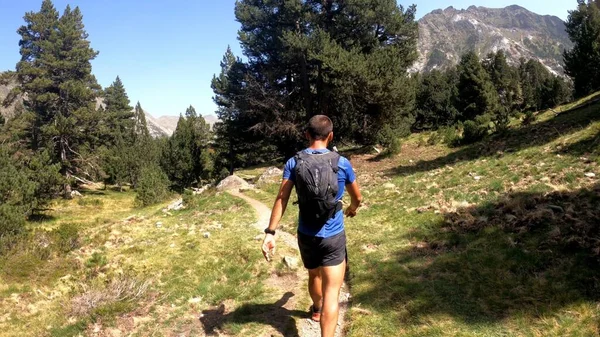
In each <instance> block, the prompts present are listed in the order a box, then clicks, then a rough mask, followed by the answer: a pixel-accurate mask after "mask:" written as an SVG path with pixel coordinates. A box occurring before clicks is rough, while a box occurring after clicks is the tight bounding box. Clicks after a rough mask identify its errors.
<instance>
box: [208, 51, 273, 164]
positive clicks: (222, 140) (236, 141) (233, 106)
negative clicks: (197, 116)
mask: <svg viewBox="0 0 600 337" xmlns="http://www.w3.org/2000/svg"><path fill="white" fill-rule="evenodd" d="M245 76H246V66H245V65H244V64H243V63H242V62H241V60H240V59H239V58H236V57H235V56H234V55H233V52H232V51H231V48H229V47H228V48H227V51H226V53H225V55H224V56H223V60H222V61H221V73H220V74H219V76H214V77H213V80H212V83H211V87H212V89H213V92H214V93H215V96H214V98H213V100H214V102H215V104H216V105H217V107H218V110H217V111H216V114H217V117H218V118H219V121H218V122H217V123H216V124H215V125H214V126H213V128H214V133H215V136H216V141H215V145H214V147H215V149H216V151H217V152H218V155H217V157H218V159H217V160H218V162H217V163H215V165H216V169H217V170H221V169H227V170H228V171H229V173H230V174H233V171H234V168H235V167H240V166H243V165H255V164H260V163H262V162H264V161H268V160H271V159H272V158H273V153H274V152H276V151H277V150H276V149H274V148H273V146H272V145H271V144H269V139H268V138H267V137H263V136H260V135H257V134H256V132H255V131H254V130H253V128H252V127H253V126H254V125H255V124H256V120H255V119H256V118H257V117H260V116H254V115H253V114H251V113H249V112H248V113H242V112H241V110H243V109H244V108H246V107H247V105H246V104H245V97H248V95H247V94H246V89H247V88H246V86H245V85H244V84H243V82H244V79H245V78H246V77H245ZM246 111H247V110H246Z"/></svg>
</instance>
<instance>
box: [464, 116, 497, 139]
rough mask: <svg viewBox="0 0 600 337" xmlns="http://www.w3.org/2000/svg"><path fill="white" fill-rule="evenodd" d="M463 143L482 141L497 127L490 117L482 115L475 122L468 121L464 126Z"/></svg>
mask: <svg viewBox="0 0 600 337" xmlns="http://www.w3.org/2000/svg"><path fill="white" fill-rule="evenodd" d="M463 126H464V133H463V139H462V140H463V143H467V144H470V143H474V142H477V141H480V140H482V139H483V137H485V136H486V135H488V134H490V133H492V132H494V130H495V128H496V126H495V123H494V122H493V121H492V118H491V116H490V115H480V116H477V117H475V120H470V121H466V122H465V123H464V124H463Z"/></svg>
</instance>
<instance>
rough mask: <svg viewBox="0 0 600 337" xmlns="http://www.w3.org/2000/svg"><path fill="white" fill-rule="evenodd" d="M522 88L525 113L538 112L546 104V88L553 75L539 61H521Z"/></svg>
mask: <svg viewBox="0 0 600 337" xmlns="http://www.w3.org/2000/svg"><path fill="white" fill-rule="evenodd" d="M519 73H520V78H521V86H522V88H523V107H522V110H523V111H526V112H527V111H538V110H541V109H543V108H544V107H545V106H546V104H545V103H544V101H545V100H546V99H545V97H544V92H545V91H546V89H545V86H546V85H547V84H548V83H549V81H551V80H552V74H550V72H549V71H548V69H546V67H544V65H543V64H541V63H540V62H539V61H537V60H529V61H527V62H525V60H521V64H520V66H519Z"/></svg>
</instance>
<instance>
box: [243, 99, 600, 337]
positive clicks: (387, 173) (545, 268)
mask: <svg viewBox="0 0 600 337" xmlns="http://www.w3.org/2000/svg"><path fill="white" fill-rule="evenodd" d="M598 98H600V94H597V95H594V96H591V97H588V98H586V99H584V100H582V101H579V102H575V103H573V104H569V105H567V106H563V107H558V108H556V109H552V110H549V111H545V112H542V113H540V114H539V115H538V118H537V120H536V121H535V122H534V123H533V124H531V125H522V124H521V123H520V121H518V120H514V121H512V123H511V127H510V128H509V130H507V131H506V133H505V134H499V135H495V136H493V137H490V138H488V139H485V140H484V141H482V142H479V143H476V144H472V145H468V146H463V147H449V146H447V145H444V144H439V143H438V144H436V145H428V144H432V143H435V140H436V139H437V140H438V142H439V139H442V138H443V137H440V136H439V135H438V134H436V133H422V134H417V135H413V136H410V137H409V138H407V139H404V140H403V144H404V145H403V147H402V153H401V154H400V155H398V156H396V157H391V158H385V157H378V156H375V155H373V154H365V152H364V151H363V149H360V150H355V151H347V152H345V153H344V155H345V156H347V157H348V158H349V159H350V161H351V162H352V164H353V165H354V167H355V171H356V173H357V181H358V183H359V184H360V185H361V187H362V190H363V194H364V198H365V203H364V207H362V208H361V209H360V210H359V213H358V215H357V217H356V218H353V219H347V222H346V231H347V235H348V242H349V246H348V254H349V265H350V270H351V292H352V308H351V309H350V310H349V313H350V317H349V321H350V323H349V327H348V329H347V331H348V336H351V337H353V336H356V337H362V336H371V335H372V336H390V337H391V336H394V337H397V336H414V337H417V336H419V337H420V336H556V337H558V336H597V335H598V317H600V308H599V307H598V304H597V303H598V300H599V299H600V296H599V295H598V294H600V285H599V283H598V280H599V279H600V272H599V270H600V268H599V267H600V229H599V227H598V224H599V223H600V208H599V207H598V205H599V204H600V179H599V177H600V102H599V101H598ZM255 171H256V170H255ZM243 173H250V172H243ZM254 174H260V172H255V173H254ZM277 191H278V188H277V185H276V184H273V185H269V186H266V187H262V188H261V192H260V193H256V195H257V197H258V196H260V195H263V197H262V198H264V202H268V201H271V202H272V200H274V199H275V196H276V194H277ZM346 202H348V200H347V199H346ZM288 209H289V210H290V212H292V213H294V212H295V209H296V207H294V206H290V207H288ZM295 223H296V219H295V217H294V216H286V217H285V218H284V220H283V221H282V226H283V228H286V229H287V230H290V231H293V230H294V228H295Z"/></svg>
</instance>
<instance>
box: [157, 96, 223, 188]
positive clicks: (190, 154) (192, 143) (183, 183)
mask: <svg viewBox="0 0 600 337" xmlns="http://www.w3.org/2000/svg"><path fill="white" fill-rule="evenodd" d="M211 138H212V135H211V132H210V127H209V125H208V124H207V123H206V121H205V120H204V118H203V117H202V116H198V114H197V113H196V110H195V109H194V107H192V106H190V107H189V108H188V109H187V110H186V112H185V116H181V117H180V118H179V122H178V123H177V128H176V129H175V132H174V133H173V136H171V138H170V139H169V141H168V143H167V145H166V149H165V150H164V151H163V157H162V159H161V166H162V167H163V170H164V171H165V172H166V173H167V175H168V177H169V180H171V182H173V183H174V184H175V186H176V187H177V188H178V189H179V190H182V189H184V188H186V187H190V186H192V185H198V184H200V183H201V182H202V180H206V179H209V178H210V177H211V175H212V172H213V167H214V166H213V162H214V161H213V158H212V156H211V154H210V148H209V143H210V141H211Z"/></svg>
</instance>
